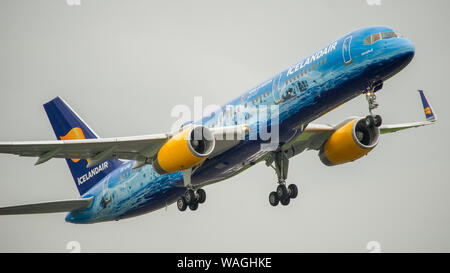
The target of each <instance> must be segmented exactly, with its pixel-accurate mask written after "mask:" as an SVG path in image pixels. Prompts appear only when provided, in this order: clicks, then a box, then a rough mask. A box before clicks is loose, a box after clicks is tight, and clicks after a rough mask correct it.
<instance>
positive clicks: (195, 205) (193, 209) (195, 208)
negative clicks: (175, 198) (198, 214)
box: [189, 201, 198, 211]
mask: <svg viewBox="0 0 450 273" xmlns="http://www.w3.org/2000/svg"><path fill="white" fill-rule="evenodd" d="M189 209H190V210H192V211H196V210H197V209H198V202H195V201H194V202H193V203H192V204H189Z"/></svg>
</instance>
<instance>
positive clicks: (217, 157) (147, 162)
mask: <svg viewBox="0 0 450 273" xmlns="http://www.w3.org/2000/svg"><path fill="white" fill-rule="evenodd" d="M414 55H415V47H414V45H413V43H412V42H411V41H410V40H408V39H407V38H405V37H403V36H402V35H400V34H399V33H398V32H396V31H394V30H393V29H392V28H390V27H387V26H371V27H366V28H362V29H358V30H356V31H353V32H351V33H349V34H347V35H345V36H343V37H341V38H339V39H337V40H334V41H332V42H331V43H329V44H328V45H326V46H324V47H321V48H320V49H319V50H317V51H316V52H314V53H313V54H312V55H309V56H308V57H306V58H304V59H302V60H301V61H299V62H297V63H295V64H294V65H292V66H290V67H289V68H287V69H286V70H284V71H282V72H281V73H279V74H277V75H276V76H274V77H272V78H270V79H269V80H266V81H264V82H262V83H261V84H259V85H257V86H256V87H254V88H252V89H251V90H249V91H248V92H245V93H244V94H242V95H241V96H239V97H237V98H235V99H234V100H232V101H231V102H229V103H228V104H226V105H224V106H222V107H220V109H218V110H217V111H214V112H213V113H211V114H208V115H205V116H203V117H202V118H201V119H200V120H197V121H195V122H188V123H187V124H184V125H183V126H181V127H180V129H179V130H175V131H174V132H170V133H162V134H152V135H144V136H132V137H116V138H101V137H99V135H97V134H96V133H95V132H94V130H93V129H91V128H90V127H89V126H88V125H87V124H86V123H85V122H84V121H83V119H82V118H81V117H80V116H79V115H78V114H77V113H76V112H75V111H74V110H73V109H72V108H71V107H70V106H69V105H68V104H67V103H66V102H65V101H64V100H63V99H62V98H60V97H56V98H54V99H53V100H51V101H49V102H48V103H46V104H44V109H45V111H46V114H47V116H48V118H49V120H50V123H51V125H52V127H53V130H54V133H55V135H56V138H57V140H56V141H55V140H54V141H26V142H0V153H5V154H15V155H19V156H26V157H37V158H38V159H37V161H36V165H39V164H42V163H45V162H47V161H48V160H50V159H52V158H65V159H66V162H67V165H68V167H69V169H70V171H71V174H72V176H73V179H74V181H75V184H76V186H77V189H78V191H79V194H80V198H79V199H73V200H62V201H53V202H44V203H37V204H28V205H16V206H10V207H3V208H0V215H14V214H34V213H59V212H67V216H66V218H65V220H66V221H67V222H69V223H75V224H90V223H98V222H105V221H118V220H121V219H125V218H129V217H134V216H138V215H142V214H145V213H149V212H152V211H155V210H158V209H161V208H164V207H167V206H168V205H171V204H173V203H176V205H177V207H178V209H179V210H180V211H185V210H186V209H187V208H189V209H190V210H192V211H195V210H197V209H198V207H199V204H203V203H204V202H205V201H206V192H205V190H204V187H205V186H207V185H211V184H214V183H218V182H220V181H223V180H225V179H228V178H230V177H233V176H235V175H237V174H239V173H240V172H242V171H244V170H246V169H248V168H250V167H252V166H254V165H256V164H257V163H261V162H265V164H266V165H267V166H268V167H272V168H273V169H274V170H275V173H276V175H277V178H278V179H277V181H276V182H277V183H276V185H275V186H276V190H274V191H272V192H271V193H270V194H269V197H268V201H269V203H270V205H272V206H277V205H279V204H280V203H281V205H283V206H287V205H289V203H290V202H291V200H292V199H295V198H296V197H297V195H298V187H297V186H296V185H295V184H290V185H287V182H286V181H287V175H288V169H289V159H290V158H292V157H294V156H296V155H298V154H300V153H302V152H303V151H306V150H315V151H318V156H319V159H320V160H321V162H322V163H323V164H325V165H327V166H335V165H340V164H346V163H350V162H353V161H356V160H358V159H360V158H362V157H363V156H365V155H367V154H368V153H369V152H370V151H372V150H373V149H374V148H375V147H376V146H377V144H378V142H379V139H380V135H382V134H387V133H393V132H397V131H400V130H405V129H409V128H416V127H420V126H426V125H431V124H435V123H436V121H437V117H436V116H435V114H434V112H433V109H432V107H431V105H430V104H429V103H428V101H427V99H426V97H425V95H424V92H423V91H422V90H419V94H420V98H421V101H422V104H423V109H424V112H425V116H426V120H424V121H419V122H412V123H402V124H392V125H383V124H382V118H381V116H380V115H376V114H374V110H375V109H376V108H377V107H378V103H377V101H376V95H377V94H378V93H377V92H378V91H380V90H381V89H382V88H383V84H384V82H385V81H387V80H388V79H390V78H391V77H393V76H394V75H396V74H397V73H398V72H400V71H401V70H402V69H403V68H405V67H406V66H407V65H408V64H409V63H410V62H411V61H412V59H413V57H414ZM360 95H363V96H365V97H366V99H367V103H368V112H369V113H368V114H367V116H365V117H350V118H347V119H345V120H343V121H342V122H341V123H339V124H337V125H335V126H331V125H324V124H314V123H313V121H314V120H316V119H317V118H319V117H321V116H322V115H324V114H326V113H328V112H329V111H332V110H333V109H335V108H336V107H338V106H340V105H342V104H344V103H345V102H347V101H350V100H351V99H354V98H356V97H358V96H360ZM258 107H260V108H263V107H266V110H267V112H268V113H267V115H262V114H260V113H258V112H255V111H253V110H254V109H256V108H258ZM249 109H252V110H249ZM258 109H259V108H258ZM263 130H265V132H268V131H270V130H272V131H274V130H277V132H276V133H277V134H275V133H274V135H275V137H274V139H275V140H276V141H274V143H275V145H270V143H271V141H272V140H273V139H264V138H263V137H261V132H263ZM274 132H275V131H274ZM224 136H226V137H224ZM264 145H266V146H264Z"/></svg>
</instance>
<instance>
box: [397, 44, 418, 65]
mask: <svg viewBox="0 0 450 273" xmlns="http://www.w3.org/2000/svg"><path fill="white" fill-rule="evenodd" d="M399 42H400V46H399V49H398V56H399V58H400V59H401V61H402V63H404V64H408V63H410V62H411V60H412V59H413V58H414V55H415V54H416V48H415V46H414V44H413V43H412V42H411V41H410V40H408V39H406V38H400V39H399Z"/></svg>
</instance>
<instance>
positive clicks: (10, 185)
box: [0, 0, 450, 252]
mask: <svg viewBox="0 0 450 273" xmlns="http://www.w3.org/2000/svg"><path fill="white" fill-rule="evenodd" d="M449 8H450V2H449V1H446V0H441V1H438V0H433V1H420V0H408V1H407V0H395V1H394V0H382V1H381V6H369V5H368V4H367V2H366V0H345V1H334V0H316V1H299V0H296V1H261V0H259V1H206V0H205V1H143V0H141V1H114V0H81V6H69V5H67V3H66V1H65V0H54V1H48V0H47V1H44V0H36V1H25V0H3V1H1V2H0V94H1V99H0V126H1V128H2V130H1V133H0V141H8V140H47V139H51V140H52V139H54V138H55V137H54V135H53V131H52V129H51V126H50V124H49V122H48V120H47V117H46V115H45V112H44V110H43V108H42V104H43V103H45V102H46V101H48V100H50V99H52V98H53V97H55V96H57V95H59V96H61V97H63V98H64V99H65V100H66V101H67V102H68V103H69V104H71V106H72V107H73V108H75V110H76V111H77V112H78V113H79V114H80V115H81V116H82V117H83V118H84V119H85V120H86V122H88V123H89V125H90V126H91V127H92V128H93V129H94V130H95V131H96V132H97V133H98V134H99V135H101V136H104V137H113V136H129V135H140V134H150V133H161V132H165V131H168V130H169V129H170V126H171V124H172V123H173V122H174V121H175V120H176V118H172V117H171V116H170V111H171V109H172V107H173V106H175V105H177V104H187V105H190V106H192V105H193V97H194V96H202V97H203V98H204V102H205V103H206V104H223V103H226V102H227V101H229V100H230V99H232V98H234V97H236V96H238V95H239V94H240V93H242V92H244V91H246V90H248V89H250V88H252V87H253V86H255V85H256V84H258V83H260V82H262V81H264V80H266V79H267V78H269V77H271V76H273V75H275V74H276V73H278V72H279V71H281V70H282V69H284V68H287V67H288V66H289V65H291V64H293V63H295V62H296V61H298V60H300V59H301V58H303V57H305V56H307V55H309V54H310V53H312V52H314V51H315V50H316V49H318V48H320V47H322V46H323V45H325V44H327V43H329V42H331V41H332V40H334V39H336V38H338V37H340V36H342V35H344V34H345V33H348V32H350V31H352V30H354V29H357V28H359V27H364V26H369V25H389V26H391V27H393V28H395V29H396V30H398V31H399V32H401V33H402V34H403V35H405V36H407V37H408V38H409V39H411V40H412V41H413V42H414V44H415V46H416V57H415V59H414V60H413V62H412V63H411V64H410V65H409V66H408V67H407V68H406V69H405V70H403V71H402V72H401V73H400V74H398V75H397V76H396V77H394V78H393V79H391V80H389V81H388V82H386V83H385V87H384V89H383V90H382V91H381V92H380V95H379V96H378V97H379V99H378V101H379V103H380V104H381V107H380V108H379V109H378V111H377V113H380V114H381V115H382V116H383V118H384V122H385V124H387V123H399V122H409V121H418V120H423V119H424V115H423V111H422V109H421V105H420V100H419V96H418V94H417V91H416V89H419V88H422V89H424V90H425V92H426V95H427V97H428V99H429V101H430V102H431V103H432V105H433V107H434V110H435V112H436V114H437V115H438V117H439V119H440V120H439V122H438V124H436V125H434V126H430V127H427V128H420V129H413V130H410V131H406V132H401V133H397V134H392V135H387V136H383V137H382V139H381V142H380V144H379V145H378V147H377V148H376V149H375V150H374V151H373V152H372V153H370V154H369V156H367V157H365V158H363V159H362V160H360V161H357V162H355V163H353V164H348V165H343V166H337V167H332V168H330V167H326V166H324V165H322V163H321V162H320V160H319V158H318V157H317V153H316V152H307V153H304V154H302V155H300V156H297V157H296V158H294V159H293V160H291V162H290V166H291V168H290V172H289V180H288V181H289V182H291V183H296V184H297V185H298V186H299V187H300V195H299V197H298V199H296V200H293V202H291V205H290V206H288V207H280V206H279V207H276V208H272V207H270V205H269V202H268V194H269V193H270V192H271V191H272V190H274V189H275V187H276V175H275V173H274V172H273V170H272V169H270V168H267V167H265V165H263V164H261V165H257V166H255V167H253V168H251V169H250V170H249V171H247V172H244V173H243V174H241V175H239V176H237V177H234V178H232V179H230V180H228V181H225V182H222V183H218V184H215V185H212V186H208V187H206V191H207V196H208V197H207V201H206V203H205V204H204V205H202V206H200V208H199V210H198V211H196V212H190V211H187V212H186V213H180V212H179V211H178V210H177V208H176V207H175V206H174V205H172V206H170V207H168V208H167V210H164V209H162V210H159V211H157V212H153V213H150V214H147V215H144V216H141V217H137V218H132V219H129V220H124V221H119V222H111V223H102V224H95V225H85V226H83V225H73V224H68V223H65V222H64V216H65V215H64V214H51V215H27V216H7V217H5V216H3V217H0V231H1V232H0V251H2V252H5V251H56V252H66V251H67V250H66V249H65V247H66V244H67V243H68V242H69V241H73V240H76V241H79V242H80V243H81V247H82V251H93V252H95V251H148V252H161V251H188V252H190V251H201V252H210V251H214V252H217V251H225V252H230V251H238V252H240V251H256V252H260V251H270V252H278V251H288V252H299V251H300V252H303V251H357V252H366V251H367V250H366V244H367V243H368V242H369V241H378V242H380V244H381V248H382V251H408V252H416V251H449V250H450V234H449V228H450V214H449V213H448V208H449V205H450V200H449V197H448V196H450V181H449V174H448V171H447V170H446V168H447V166H448V163H447V162H448V150H449V148H448V147H447V145H446V143H447V140H448V139H449V137H450V135H449V132H450V131H449V129H448V126H447V119H448V117H449V108H448V106H447V105H446V102H448V101H449V100H450V96H449V92H448V91H447V89H448V88H447V86H446V79H447V78H448V75H447V74H448V61H449V51H448V44H449V42H450V41H449V38H448V25H449V23H450V22H449V19H448V10H449ZM366 114H367V104H366V102H365V99H364V98H363V97H362V96H361V97H358V98H356V99H355V100H353V101H351V102H349V103H347V104H345V105H343V106H341V107H340V108H338V109H337V110H335V111H333V112H331V113H329V114H327V115H325V116H323V117H322V118H321V119H320V120H319V121H320V122H324V123H338V122H340V121H341V120H343V119H345V118H346V117H348V116H352V115H360V116H363V115H366ZM34 162H35V159H33V158H19V157H16V156H9V155H0V171H1V174H2V177H1V181H0V206H6V205H12V204H20V203H30V202H39V201H47V200H57V199H67V198H77V197H78V193H77V190H76V187H75V185H74V182H73V180H72V177H71V176H70V173H69V170H68V168H67V167H66V163H65V162H64V160H51V161H50V162H48V163H46V164H44V165H41V166H38V167H34V166H33V164H34Z"/></svg>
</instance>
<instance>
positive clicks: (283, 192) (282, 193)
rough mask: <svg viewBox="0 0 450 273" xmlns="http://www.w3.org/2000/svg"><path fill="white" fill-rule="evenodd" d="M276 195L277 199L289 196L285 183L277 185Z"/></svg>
mask: <svg viewBox="0 0 450 273" xmlns="http://www.w3.org/2000/svg"><path fill="white" fill-rule="evenodd" d="M277 195H278V199H280V200H284V199H286V197H287V198H289V193H288V190H287V188H286V185H284V184H280V185H278V187H277Z"/></svg>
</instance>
